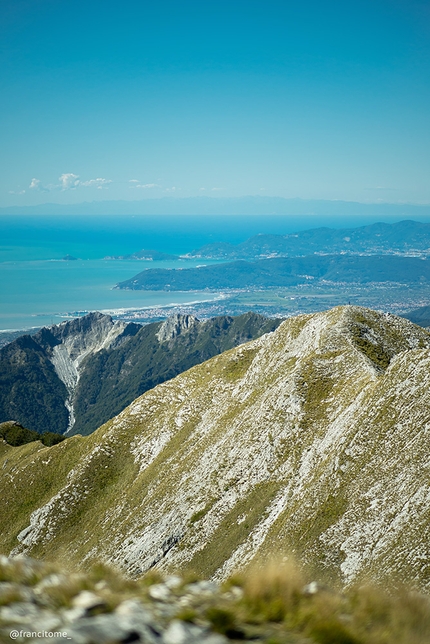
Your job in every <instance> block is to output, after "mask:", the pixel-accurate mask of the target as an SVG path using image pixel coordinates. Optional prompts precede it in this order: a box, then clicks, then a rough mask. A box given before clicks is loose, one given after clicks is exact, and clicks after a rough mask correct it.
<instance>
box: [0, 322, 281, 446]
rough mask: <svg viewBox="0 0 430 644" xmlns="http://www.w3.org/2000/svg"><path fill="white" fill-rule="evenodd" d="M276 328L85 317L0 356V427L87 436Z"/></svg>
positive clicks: (22, 342) (17, 343)
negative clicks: (156, 390) (164, 385)
mask: <svg viewBox="0 0 430 644" xmlns="http://www.w3.org/2000/svg"><path fill="white" fill-rule="evenodd" d="M279 324H280V320H273V319H267V318H265V317H263V316H261V315H258V314H254V313H249V314H245V315H241V316H238V317H236V318H233V317H229V316H221V317H217V318H212V319H210V320H206V321H204V322H200V321H199V320H197V319H196V318H194V317H192V316H179V315H176V316H173V317H171V318H167V320H166V321H165V322H163V323H161V322H158V323H154V324H148V325H146V326H141V325H139V324H134V323H128V324H126V323H124V322H114V321H113V320H112V318H111V317H110V316H108V315H103V314H101V313H90V314H89V315H86V316H84V317H82V318H77V319H75V320H72V321H70V322H65V323H63V324H60V325H54V326H51V327H49V328H43V329H41V330H40V331H38V332H37V333H35V334H34V335H32V336H30V335H21V336H20V337H18V338H17V339H16V340H14V341H12V342H11V343H10V344H7V345H6V346H4V347H3V348H2V349H0V422H4V421H9V420H14V421H18V422H19V423H21V424H22V425H24V426H25V427H26V428H28V429H30V430H36V431H38V432H40V433H42V432H45V431H49V432H54V433H64V432H68V435H71V434H76V433H82V434H89V433H91V432H93V431H94V430H95V429H97V427H99V426H100V425H102V424H103V423H104V422H106V421H107V420H109V419H110V418H112V417H113V416H115V415H116V414H118V413H119V412H120V411H122V410H123V409H124V407H126V406H127V405H128V404H130V403H131V402H132V401H133V400H134V399H135V398H137V397H138V396H139V395H141V394H142V393H143V392H145V391H147V390H148V389H150V388H152V387H155V385H157V384H159V383H160V382H164V381H165V380H168V379H170V378H173V377H175V376H176V375H178V374H179V373H181V372H182V371H185V370H186V369H189V368H190V367H192V366H193V365H195V364H198V363H200V362H203V361H204V360H207V359H208V358H211V357H212V356H214V355H217V354H218V353H221V352H222V351H226V350H227V349H231V348H233V347H235V346H237V345H238V344H241V343H243V342H246V341H248V340H251V339H253V338H256V337H259V336H260V335H262V334H263V333H266V332H267V331H272V330H274V329H275V328H276V327H277V326H278V325H279Z"/></svg>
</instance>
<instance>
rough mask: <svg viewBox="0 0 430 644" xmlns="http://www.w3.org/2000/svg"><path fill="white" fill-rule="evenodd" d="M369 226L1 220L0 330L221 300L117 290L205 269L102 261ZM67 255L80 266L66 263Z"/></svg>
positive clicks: (317, 221)
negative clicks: (170, 273) (138, 280)
mask: <svg viewBox="0 0 430 644" xmlns="http://www.w3.org/2000/svg"><path fill="white" fill-rule="evenodd" d="M364 223H370V222H368V221H366V220H359V219H357V218H354V220H352V219H349V220H348V221H345V220H343V221H342V220H341V219H339V218H336V219H334V218H331V219H328V218H322V217H301V218H299V217H283V216H267V217H259V216H252V217H244V216H222V217H212V216H205V217H198V216H172V217H170V216H141V217H138V216H135V217H134V216H125V217H118V216H115V217H114V216H97V217H96V216H92V217H85V216H75V217H70V216H61V217H55V216H44V217H42V216H31V217H30V216H0V330H5V329H25V328H30V327H36V326H37V327H39V326H43V325H50V324H53V323H54V324H55V323H58V322H60V321H61V320H62V319H65V318H66V317H70V316H73V315H75V314H76V313H78V312H83V311H94V310H102V311H109V312H114V311H117V310H118V309H127V308H133V309H136V308H148V307H153V306H166V305H168V304H182V303H188V302H192V301H205V300H209V299H213V298H214V297H216V296H217V295H216V294H213V293H207V292H204V293H178V292H175V293H166V292H159V291H157V292H148V291H146V292H143V291H123V290H113V289H112V287H113V286H114V285H115V284H116V283H117V282H120V281H122V280H125V279H128V278H130V277H132V276H133V275H135V274H136V273H138V272H140V271H142V270H144V269H145V268H156V267H163V268H177V267H191V266H196V265H198V264H201V263H202V261H201V260H200V261H184V260H179V261H170V262H142V261H128V260H127V261H126V260H115V261H112V260H111V261H110V260H105V259H103V258H104V257H106V256H108V255H125V254H129V253H132V252H136V251H138V250H140V249H142V248H147V249H155V250H159V251H164V252H168V253H175V254H184V253H187V252H189V251H191V250H193V249H195V248H198V247H200V246H202V245H203V244H206V243H210V242H215V241H216V242H218V241H228V242H231V243H239V242H241V241H244V240H245V239H247V238H248V237H250V236H251V235H255V234H258V233H273V234H287V233H291V232H294V231H296V230H303V229H306V228H312V227H317V226H323V225H326V226H332V227H337V228H340V227H346V226H357V225H360V224H364ZM65 255H72V256H74V257H78V258H79V260H78V261H62V259H61V258H62V257H64V256H65ZM204 263H205V264H208V263H209V262H207V261H205V262H204Z"/></svg>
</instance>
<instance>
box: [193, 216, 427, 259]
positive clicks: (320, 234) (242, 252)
mask: <svg viewBox="0 0 430 644" xmlns="http://www.w3.org/2000/svg"><path fill="white" fill-rule="evenodd" d="M313 253H324V254H339V253H347V254H369V255H381V254H386V253H387V254H394V253H397V254H399V253H401V254H409V255H414V254H416V253H420V254H425V255H426V256H427V255H430V224H423V223H420V222H417V221H400V222H398V223H395V224H384V223H377V224H372V225H370V226H362V227H359V228H343V229H333V228H313V229H311V230H304V231H300V232H297V233H294V234H290V235H255V236H254V237H251V238H250V239H247V240H246V241H244V242H242V243H241V244H237V245H234V244H229V243H226V242H222V243H213V244H206V245H205V246H202V247H201V248H198V249H196V250H194V251H192V252H191V253H189V254H188V256H189V257H193V258H202V259H225V260H234V259H261V258H263V257H275V256H276V257H298V256H302V255H311V254H313Z"/></svg>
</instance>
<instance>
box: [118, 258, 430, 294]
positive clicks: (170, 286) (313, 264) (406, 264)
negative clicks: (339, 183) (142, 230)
mask: <svg viewBox="0 0 430 644" xmlns="http://www.w3.org/2000/svg"><path fill="white" fill-rule="evenodd" d="M311 279H312V280H315V281H317V280H325V281H331V282H349V283H351V282H359V283H369V282H401V283H409V282H428V281H430V261H428V260H422V259H418V258H415V257H397V256H392V255H386V256H379V257H378V256H360V255H311V256H308V257H293V258H273V259H260V260H256V261H253V262H247V261H244V260H238V261H235V262H229V263H226V264H218V265H211V266H200V267H199V268H184V269H161V268H158V269H149V270H145V271H142V272H141V273H138V274H137V275H135V276H134V277H132V278H131V279H128V280H125V281H124V282H120V283H119V284H117V285H116V288H120V289H132V290H139V289H142V290H150V291H159V290H164V291H193V290H196V291H198V290H204V289H213V290H216V289H223V288H233V289H234V288H239V289H240V288H265V287H272V286H292V285H296V284H303V283H305V282H307V281H308V280H311Z"/></svg>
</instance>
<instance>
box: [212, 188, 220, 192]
mask: <svg viewBox="0 0 430 644" xmlns="http://www.w3.org/2000/svg"><path fill="white" fill-rule="evenodd" d="M218 190H222V188H212V192H218Z"/></svg>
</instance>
